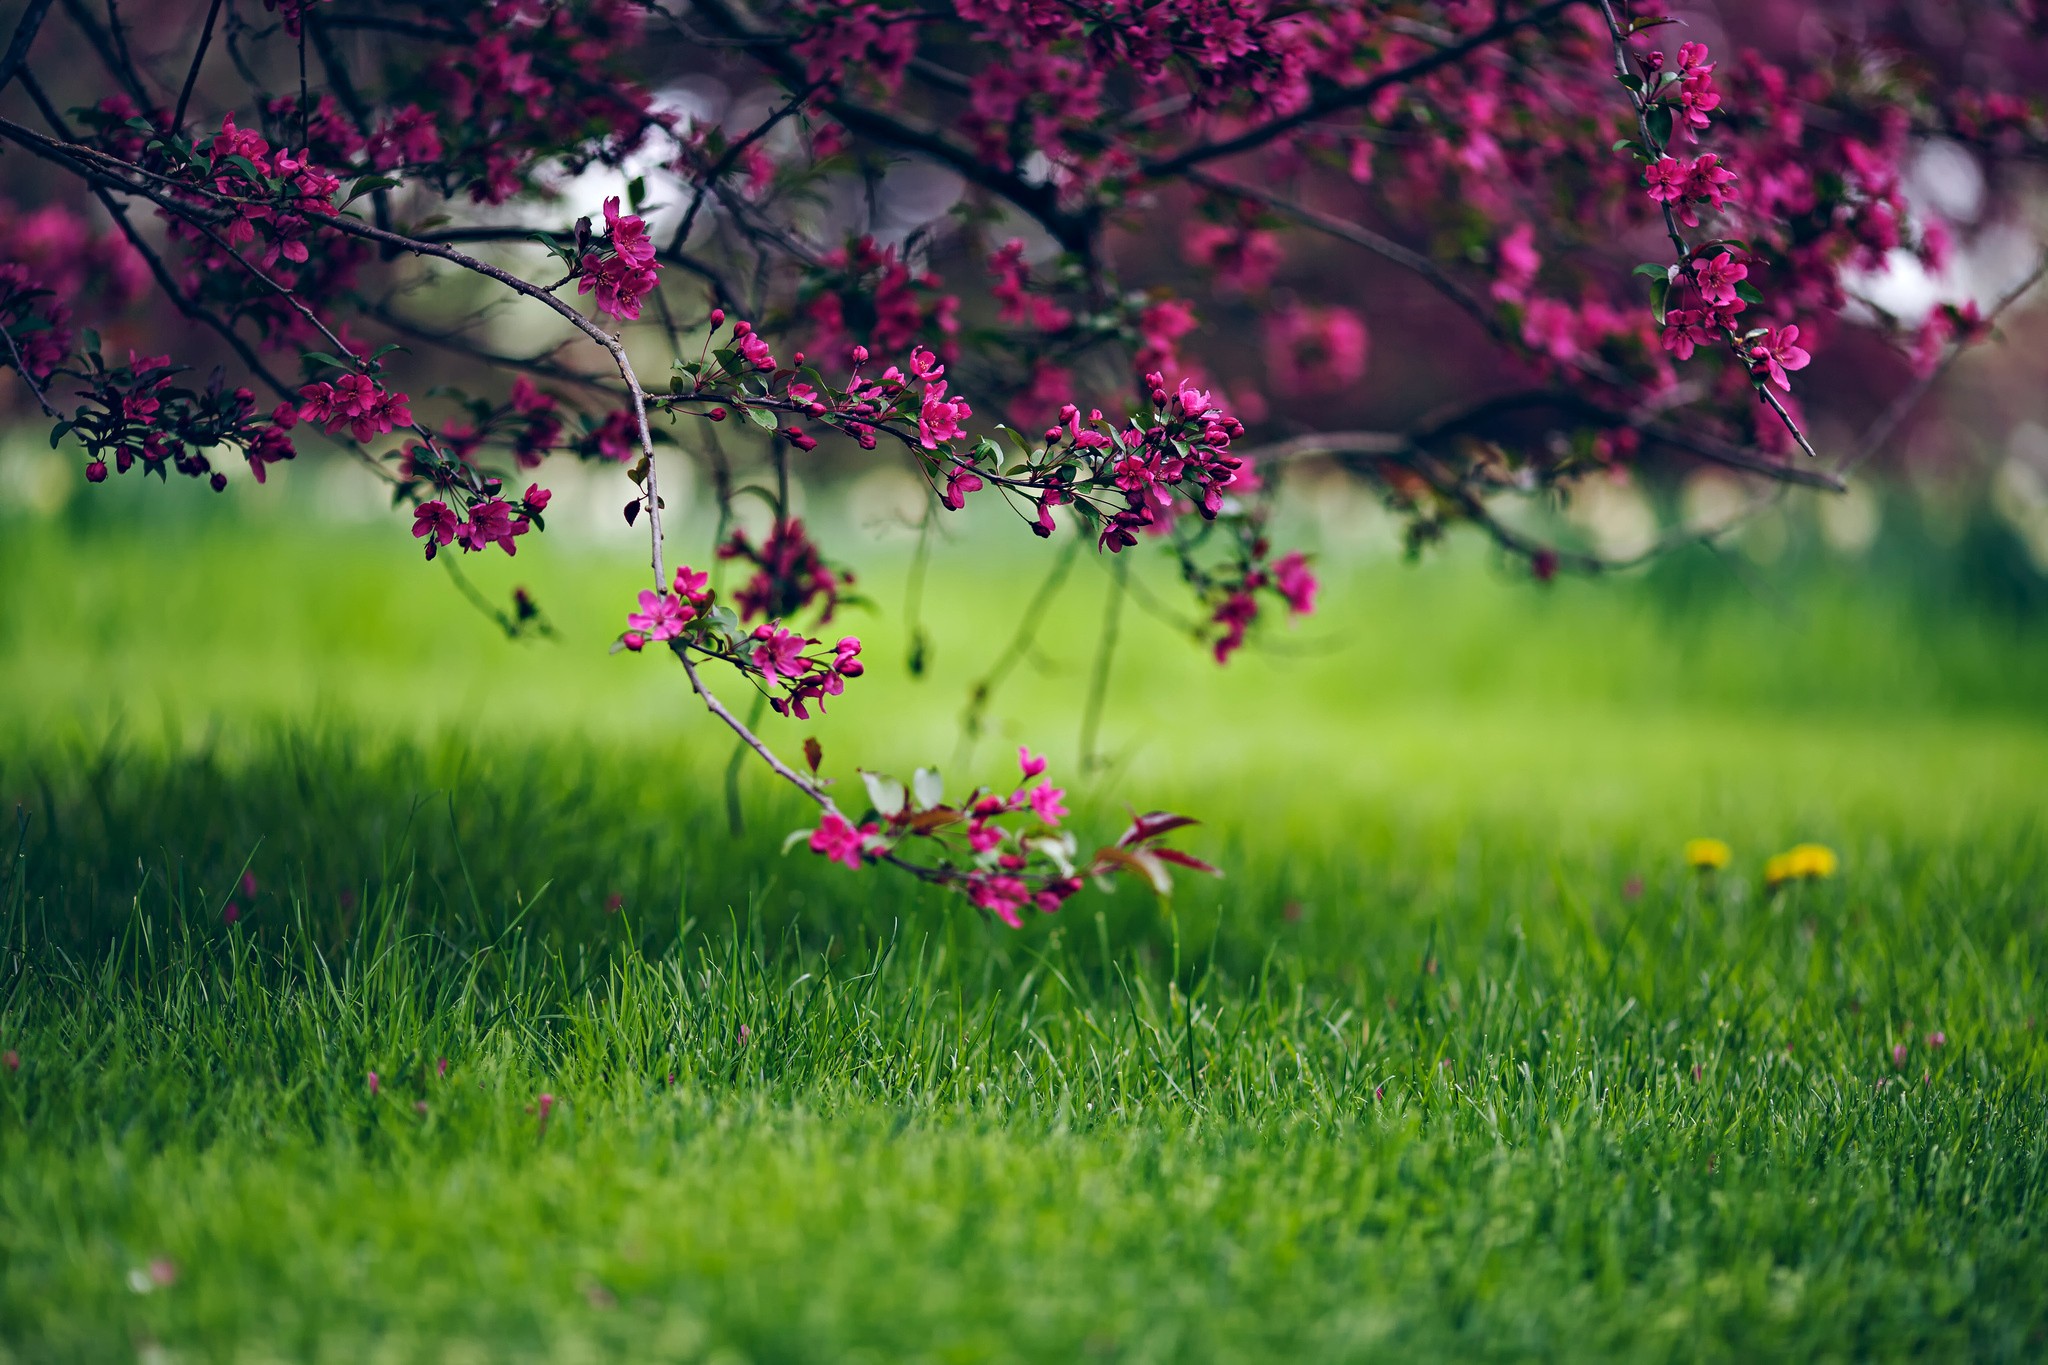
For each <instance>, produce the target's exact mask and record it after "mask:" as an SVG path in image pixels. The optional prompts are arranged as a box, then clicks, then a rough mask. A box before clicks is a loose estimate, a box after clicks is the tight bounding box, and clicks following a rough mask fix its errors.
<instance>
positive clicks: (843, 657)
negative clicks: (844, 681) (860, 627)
mask: <svg viewBox="0 0 2048 1365" xmlns="http://www.w3.org/2000/svg"><path fill="white" fill-rule="evenodd" d="M832 671H833V672H834V673H837V674H838V675H839V676H840V677H842V678H858V677H859V676H860V675H861V674H863V673H865V672H867V665H866V664H864V663H862V662H861V661H860V637H859V636H857V635H849V636H847V637H846V638H844V639H842V640H841V641H840V642H839V643H838V644H836V645H834V646H832Z"/></svg>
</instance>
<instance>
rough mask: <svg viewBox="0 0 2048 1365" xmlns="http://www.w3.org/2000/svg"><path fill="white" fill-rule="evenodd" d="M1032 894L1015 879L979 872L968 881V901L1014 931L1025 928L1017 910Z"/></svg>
mask: <svg viewBox="0 0 2048 1365" xmlns="http://www.w3.org/2000/svg"><path fill="white" fill-rule="evenodd" d="M1030 894H1031V892H1030V888H1028V887H1027V886H1025V885H1024V883H1023V882H1022V881H1020V880H1018V879H1017V878H1015V877H1007V876H1002V875H999V874H997V875H991V874H989V873H985V872H977V873H975V874H974V875H973V876H971V877H969V878H968V881H967V899H968V900H970V901H972V902H973V903H974V904H975V905H977V906H979V907H981V908H982V909H983V910H987V911H989V912H991V913H992V914H994V915H995V917H996V918H997V919H1000V920H1001V921H1002V922H1003V923H1005V924H1007V925H1009V926H1010V927H1011V928H1012V929H1021V928H1023V927H1024V921H1023V920H1022V919H1021V918H1019V917H1018V915H1017V910H1018V908H1019V907H1021V906H1022V905H1023V904H1024V903H1025V901H1026V900H1028V899H1029V898H1030Z"/></svg>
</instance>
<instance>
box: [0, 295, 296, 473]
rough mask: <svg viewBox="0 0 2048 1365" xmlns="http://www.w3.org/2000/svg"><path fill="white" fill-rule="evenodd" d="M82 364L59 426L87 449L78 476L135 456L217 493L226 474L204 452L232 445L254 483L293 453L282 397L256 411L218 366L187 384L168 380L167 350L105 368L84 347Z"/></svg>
mask: <svg viewBox="0 0 2048 1365" xmlns="http://www.w3.org/2000/svg"><path fill="white" fill-rule="evenodd" d="M0 316H4V313H0ZM84 362H85V369H84V370H83V371H80V372H75V373H78V374H79V377H80V378H81V379H83V380H84V381H85V384H86V387H85V388H83V389H81V390H79V397H80V398H82V399H83V400H84V402H83V403H82V404H81V405H80V406H79V407H78V408H76V409H75V410H74V411H73V412H72V414H71V416H70V417H69V418H68V419H67V420H66V423H65V428H66V429H68V431H69V433H70V435H71V436H72V437H73V438H74V439H76V440H77V441H78V442H79V443H80V444H82V445H83V446H84V447H85V449H86V453H87V456H88V461H87V464H86V470H85V476H86V479H87V480H88V481H90V482H92V483H101V482H104V481H105V479H106V477H107V473H108V464H107V462H108V460H109V459H111V460H112V461H113V469H114V471H115V472H117V473H122V474H125V473H127V472H128V471H129V470H130V469H131V468H133V467H134V466H135V465H136V464H137V463H138V462H140V464H141V465H142V469H143V472H144V473H145V474H155V475H156V476H157V477H158V478H163V477H165V475H166V471H167V470H169V469H175V470H176V471H177V472H178V473H180V474H184V475H186V476H187V477H190V478H195V479H196V478H203V479H205V480H207V482H208V483H209V484H210V485H212V487H213V489H214V491H216V492H219V491H220V490H222V489H224V488H226V487H227V482H228V481H227V475H225V474H223V473H221V472H220V471H218V470H216V469H214V468H213V466H212V463H211V462H210V461H209V460H208V458H207V456H206V454H205V452H206V451H208V450H214V449H219V448H228V449H236V448H239V449H240V450H241V452H242V455H243V457H244V458H245V459H246V460H247V461H248V462H249V467H250V471H251V472H252V473H253V474H255V476H256V481H257V482H258V483H262V482H263V481H264V479H265V477H266V474H265V470H266V468H267V467H268V466H269V465H271V464H275V463H277V462H278V461H280V460H289V459H291V458H293V456H294V455H295V454H296V453H297V452H296V451H295V449H294V448H293V445H292V440H291V437H290V436H288V435H286V432H288V431H289V430H290V429H291V427H292V425H293V424H294V423H295V422H296V421H297V420H298V416H297V413H296V412H295V411H294V410H293V408H292V406H291V405H290V404H289V403H282V404H279V405H278V407H277V408H276V409H275V410H274V411H272V412H271V413H269V414H268V415H259V414H258V412H257V409H256V396H255V394H253V393H251V392H250V391H249V390H248V389H245V388H237V389H229V388H228V387H227V386H226V385H225V384H224V383H222V382H221V378H220V375H219V372H218V371H216V372H215V375H214V377H213V379H212V381H211V382H210V383H209V384H208V385H207V386H206V387H205V388H204V389H199V390H194V389H189V388H185V387H183V386H181V385H179V384H177V383H175V382H174V381H175V379H176V376H177V375H178V374H179V373H180V368H179V367H177V366H174V365H172V364H171V360H170V357H169V356H137V355H135V354H134V353H133V352H130V354H129V357H128V363H127V364H126V365H122V366H117V367H113V368H109V367H108V366H107V365H106V363H105V361H104V360H103V359H102V358H101V357H100V355H99V354H98V353H97V352H89V353H88V354H87V355H86V356H85V357H84ZM31 363H33V362H31Z"/></svg>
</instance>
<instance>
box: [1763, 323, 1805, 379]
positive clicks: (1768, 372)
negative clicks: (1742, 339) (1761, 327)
mask: <svg viewBox="0 0 2048 1365" xmlns="http://www.w3.org/2000/svg"><path fill="white" fill-rule="evenodd" d="M1812 359H1813V357H1812V356H1810V355H1808V354H1807V353H1806V350H1805V348H1804V347H1802V346H1800V345H1799V328H1798V327H1797V326H1796V325H1793V324H1787V325H1786V326H1784V327H1780V328H1778V329H1776V330H1775V331H1766V332H1765V333H1764V335H1762V336H1760V337H1758V338H1756V339H1755V340H1754V341H1752V342H1750V343H1749V369H1750V373H1752V374H1754V375H1756V376H1757V377H1758V378H1768V379H1769V380H1770V381H1771V382H1772V383H1773V384H1776V385H1777V386H1778V387H1779V388H1781V389H1783V390H1785V391H1786V392H1787V393H1790V392H1791V391H1792V381H1791V380H1790V379H1787V378H1786V377H1785V371H1787V370H1803V369H1805V368H1806V367H1807V365H1808V364H1809V363H1810V362H1811V361H1812Z"/></svg>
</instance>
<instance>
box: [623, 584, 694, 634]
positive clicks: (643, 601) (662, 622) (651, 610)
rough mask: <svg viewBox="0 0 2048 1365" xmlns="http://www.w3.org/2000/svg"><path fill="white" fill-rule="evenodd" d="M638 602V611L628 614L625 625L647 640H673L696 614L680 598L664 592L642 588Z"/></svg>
mask: <svg viewBox="0 0 2048 1365" xmlns="http://www.w3.org/2000/svg"><path fill="white" fill-rule="evenodd" d="M639 601H640V610H638V611H635V612H628V613H627V614H626V624H627V625H628V626H630V627H632V628H633V629H634V630H636V631H639V632H641V633H642V634H643V635H645V636H646V638H647V639H649V640H655V641H660V640H673V639H675V637H676V636H678V635H681V634H682V633H683V627H684V626H685V625H687V624H688V623H689V622H690V620H691V618H693V617H695V616H696V614H697V613H696V612H695V611H694V610H693V609H692V608H691V607H690V606H689V604H688V603H686V602H684V601H683V600H682V599H681V598H679V597H676V596H673V595H672V594H669V593H665V592H654V591H653V590H651V589H645V588H643V589H642V590H641V592H640V597H639Z"/></svg>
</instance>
